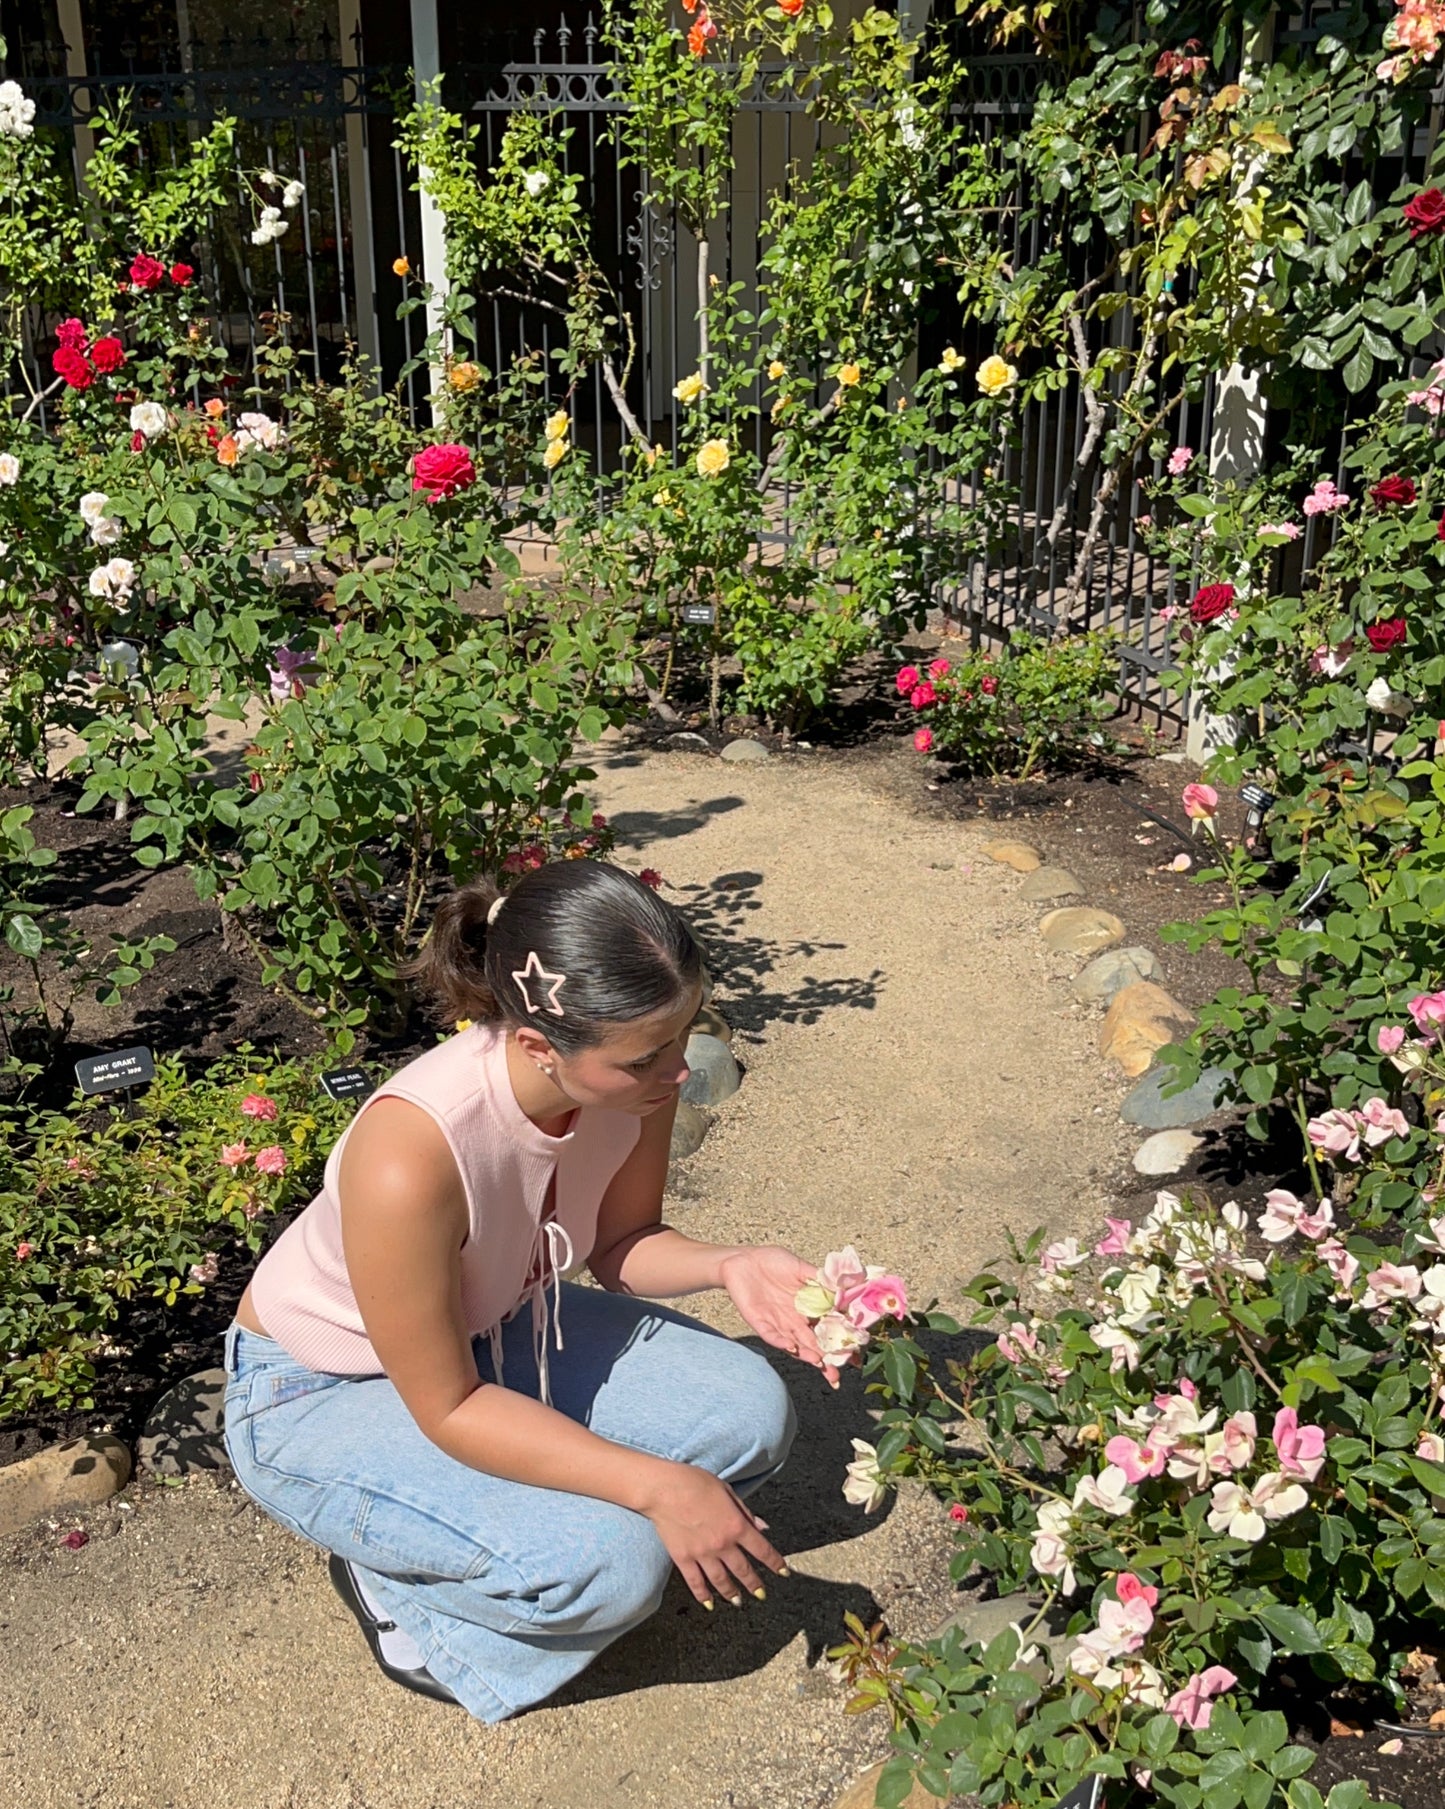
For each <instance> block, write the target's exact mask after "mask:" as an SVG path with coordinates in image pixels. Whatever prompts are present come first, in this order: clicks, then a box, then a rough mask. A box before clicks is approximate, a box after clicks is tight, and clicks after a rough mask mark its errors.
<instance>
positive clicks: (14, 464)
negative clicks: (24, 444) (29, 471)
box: [0, 452, 20, 484]
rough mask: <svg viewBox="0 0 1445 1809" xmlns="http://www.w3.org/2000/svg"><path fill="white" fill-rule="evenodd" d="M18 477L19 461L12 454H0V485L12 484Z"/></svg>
mask: <svg viewBox="0 0 1445 1809" xmlns="http://www.w3.org/2000/svg"><path fill="white" fill-rule="evenodd" d="M19 477H20V461H19V459H18V458H16V456H15V454H14V453H13V452H0V484H13V483H15V482H17V481H18V479H19Z"/></svg>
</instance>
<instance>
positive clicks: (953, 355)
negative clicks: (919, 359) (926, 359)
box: [938, 345, 964, 376]
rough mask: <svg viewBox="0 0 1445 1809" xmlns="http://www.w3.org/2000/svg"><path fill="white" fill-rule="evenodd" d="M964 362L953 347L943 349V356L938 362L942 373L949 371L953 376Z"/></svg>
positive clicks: (947, 346)
mask: <svg viewBox="0 0 1445 1809" xmlns="http://www.w3.org/2000/svg"><path fill="white" fill-rule="evenodd" d="M963 362H964V360H963V359H962V358H961V357H960V356H959V355H958V353H957V352H955V351H954V349H953V347H952V346H951V345H946V346H945V347H944V348H943V356H942V358H940V359H939V361H938V368H939V370H941V371H947V372H948V373H949V375H950V376H951V375H952V374H953V372H954V371H956V370H957V369H958V367H959V366H960V365H961V364H962V363H963Z"/></svg>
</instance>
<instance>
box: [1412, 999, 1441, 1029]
mask: <svg viewBox="0 0 1445 1809" xmlns="http://www.w3.org/2000/svg"><path fill="white" fill-rule="evenodd" d="M1408 1010H1409V1013H1410V1016H1411V1017H1412V1018H1414V1020H1415V1028H1416V1029H1417V1030H1419V1031H1421V1032H1429V1031H1433V1030H1438V1029H1439V1028H1440V1026H1441V1025H1442V1024H1445V992H1418V993H1416V994H1415V997H1414V998H1413V999H1411V1001H1410V1004H1409V1007H1408Z"/></svg>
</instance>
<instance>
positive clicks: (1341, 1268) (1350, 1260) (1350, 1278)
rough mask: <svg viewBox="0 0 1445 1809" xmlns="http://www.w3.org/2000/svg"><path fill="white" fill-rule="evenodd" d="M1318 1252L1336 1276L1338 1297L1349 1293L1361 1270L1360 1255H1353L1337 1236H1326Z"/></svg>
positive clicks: (1321, 1259) (1331, 1272) (1322, 1260)
mask: <svg viewBox="0 0 1445 1809" xmlns="http://www.w3.org/2000/svg"><path fill="white" fill-rule="evenodd" d="M1316 1254H1317V1255H1318V1256H1319V1259H1320V1261H1321V1262H1322V1263H1323V1264H1324V1265H1325V1267H1326V1268H1327V1269H1328V1270H1329V1272H1330V1274H1331V1275H1333V1276H1334V1278H1335V1285H1336V1287H1337V1288H1338V1290H1339V1293H1338V1295H1337V1296H1336V1298H1343V1297H1344V1296H1346V1295H1348V1293H1349V1291H1350V1289H1351V1288H1352V1287H1353V1286H1354V1285H1355V1277H1356V1276H1357V1275H1358V1274H1359V1272H1360V1259H1359V1257H1357V1256H1352V1255H1351V1254H1350V1252H1349V1251H1348V1250H1347V1249H1346V1248H1345V1246H1344V1245H1343V1244H1342V1243H1341V1242H1340V1240H1339V1239H1338V1238H1337V1237H1330V1238H1326V1239H1325V1241H1324V1243H1322V1244H1320V1245H1319V1246H1318V1247H1317V1250H1316Z"/></svg>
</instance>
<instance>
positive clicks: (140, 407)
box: [130, 402, 170, 440]
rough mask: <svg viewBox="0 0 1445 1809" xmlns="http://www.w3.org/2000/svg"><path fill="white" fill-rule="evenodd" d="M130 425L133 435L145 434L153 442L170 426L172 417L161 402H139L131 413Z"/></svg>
mask: <svg viewBox="0 0 1445 1809" xmlns="http://www.w3.org/2000/svg"><path fill="white" fill-rule="evenodd" d="M130 425H131V431H132V433H143V434H144V435H145V437H146V438H147V439H148V440H153V439H155V437H156V436H157V434H162V433H164V432H165V430H166V428H167V427H168V426H169V425H170V416H169V415H168V414H167V413H166V411H165V410H164V409H163V408H162V407H161V405H160V403H159V402H137V403H136V405H135V407H134V408H133V409H132V410H131V411H130Z"/></svg>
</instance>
